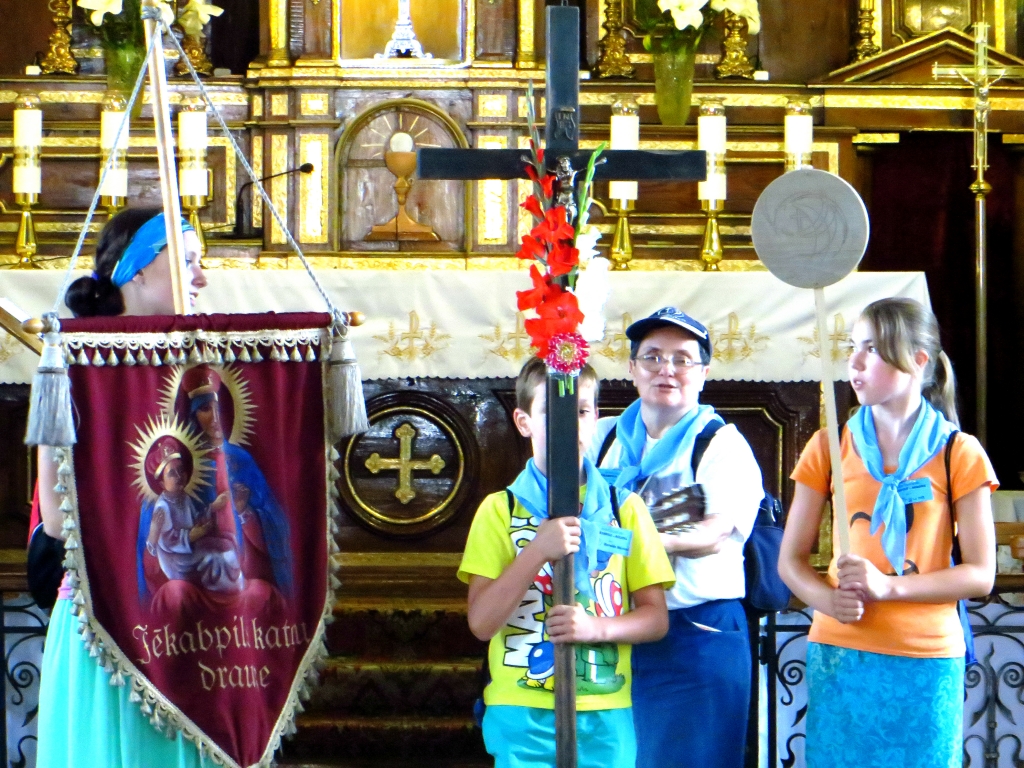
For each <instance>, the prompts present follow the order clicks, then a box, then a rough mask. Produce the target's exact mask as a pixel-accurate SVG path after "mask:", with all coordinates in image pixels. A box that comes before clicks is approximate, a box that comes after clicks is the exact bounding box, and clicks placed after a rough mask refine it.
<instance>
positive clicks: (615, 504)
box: [612, 485, 622, 528]
mask: <svg viewBox="0 0 1024 768" xmlns="http://www.w3.org/2000/svg"><path fill="white" fill-rule="evenodd" d="M612 514H613V515H615V522H616V523H618V524H619V528H621V527H622V519H621V518H620V517H619V489H618V488H616V487H615V486H614V485H613V486H612Z"/></svg>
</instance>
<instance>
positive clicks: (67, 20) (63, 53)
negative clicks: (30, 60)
mask: <svg viewBox="0 0 1024 768" xmlns="http://www.w3.org/2000/svg"><path fill="white" fill-rule="evenodd" d="M50 12H51V13H53V25H54V26H55V27H56V29H55V30H54V31H53V32H52V33H51V34H50V47H49V49H48V50H47V51H46V55H45V56H43V60H42V61H40V62H39V69H41V70H42V72H43V74H44V75H53V74H57V73H63V74H67V75H73V74H75V73H76V72H77V71H78V62H77V61H75V56H74V54H72V53H71V29H70V27H71V2H70V0H50Z"/></svg>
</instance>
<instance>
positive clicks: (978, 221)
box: [932, 22, 1024, 445]
mask: <svg viewBox="0 0 1024 768" xmlns="http://www.w3.org/2000/svg"><path fill="white" fill-rule="evenodd" d="M932 77H933V78H934V79H936V80H963V81H964V82H965V83H967V84H968V85H970V86H971V87H972V88H974V162H973V164H972V165H971V167H972V168H974V169H975V173H976V175H975V179H974V182H973V183H972V184H971V192H973V193H974V237H975V281H974V293H975V310H976V311H975V335H974V339H975V348H976V350H977V360H976V362H977V367H976V379H975V386H976V388H977V392H976V393H975V410H976V412H977V417H976V418H977V426H976V428H975V435H976V436H977V437H978V439H979V440H980V441H981V443H982V445H984V444H985V441H986V438H987V436H988V435H987V432H988V424H987V422H988V419H987V414H986V409H987V407H988V392H987V389H988V300H987V298H986V295H985V293H986V291H987V290H988V276H987V275H986V272H987V270H988V264H987V260H988V257H987V253H986V242H985V239H986V237H987V232H986V224H987V222H986V205H985V196H986V195H988V193H989V192H991V191H992V185H991V184H989V183H988V182H987V181H985V171H986V170H987V169H988V114H989V112H990V111H991V109H992V105H991V104H990V102H989V98H988V95H989V89H990V88H991V87H992V86H993V85H995V83H997V82H998V81H999V80H1004V79H1017V78H1024V67H992V66H989V60H988V24H986V23H985V22H979V23H977V24H975V25H974V66H971V67H956V66H940V65H939V64H938V62H936V63H935V65H934V66H933V67H932Z"/></svg>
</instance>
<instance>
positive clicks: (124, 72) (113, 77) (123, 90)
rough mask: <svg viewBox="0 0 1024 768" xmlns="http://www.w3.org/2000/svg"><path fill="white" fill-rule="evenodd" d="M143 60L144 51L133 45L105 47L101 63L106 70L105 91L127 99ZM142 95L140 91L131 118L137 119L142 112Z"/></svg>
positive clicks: (144, 57) (144, 56)
mask: <svg viewBox="0 0 1024 768" xmlns="http://www.w3.org/2000/svg"><path fill="white" fill-rule="evenodd" d="M145 59H146V49H145V48H143V47H141V46H138V45H135V44H133V43H125V44H124V45H105V46H104V47H103V63H104V65H105V66H106V70H107V89H108V90H110V91H113V92H114V93H119V94H121V95H122V96H124V97H125V99H127V98H128V97H129V96H130V95H131V93H132V88H134V87H135V80H136V78H138V76H139V70H140V69H142V63H143V62H144V61H145ZM142 95H143V94H142V91H140V92H139V96H138V98H137V99H136V101H135V106H134V107H133V108H132V117H133V118H137V117H138V116H139V115H140V114H141V112H142Z"/></svg>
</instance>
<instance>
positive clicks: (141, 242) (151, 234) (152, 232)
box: [110, 213, 195, 288]
mask: <svg viewBox="0 0 1024 768" xmlns="http://www.w3.org/2000/svg"><path fill="white" fill-rule="evenodd" d="M181 229H182V231H183V232H194V231H195V230H194V229H192V225H191V224H189V223H188V222H187V221H185V220H184V219H182V220H181ZM167 239H168V238H167V227H166V225H165V224H164V215H163V213H158V214H157V215H156V216H154V217H153V218H152V219H150V220H149V221H147V222H146V223H145V224H143V225H142V226H141V227H139V228H138V230H137V231H136V232H135V234H134V235H132V239H131V240H130V241H129V242H128V245H126V246H125V249H124V252H123V253H122V254H121V258H119V259H118V260H117V264H115V265H114V272H113V274H111V275H110V282H112V283H113V284H114V285H116V286H117V287H118V288H120V287H121V286H123V285H125V284H126V283H127V282H128V281H129V280H131V279H132V278H133V277H135V276H136V275H137V274H138V273H139V272H141V271H142V270H143V269H145V268H146V267H148V266H149V265H150V264H152V263H153V259H155V258H156V256H157V254H158V253H160V251H162V250H163V249H164V246H166V245H167Z"/></svg>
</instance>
